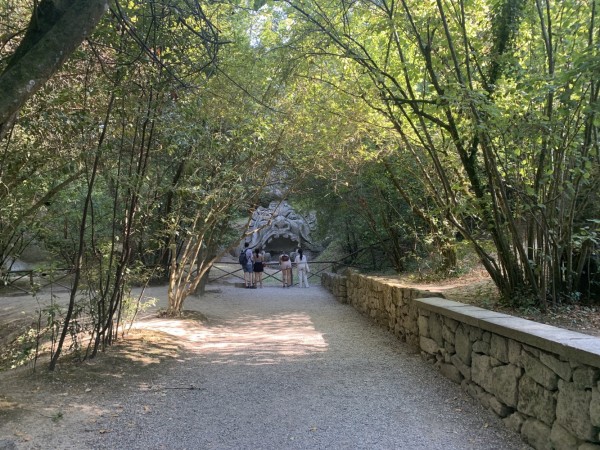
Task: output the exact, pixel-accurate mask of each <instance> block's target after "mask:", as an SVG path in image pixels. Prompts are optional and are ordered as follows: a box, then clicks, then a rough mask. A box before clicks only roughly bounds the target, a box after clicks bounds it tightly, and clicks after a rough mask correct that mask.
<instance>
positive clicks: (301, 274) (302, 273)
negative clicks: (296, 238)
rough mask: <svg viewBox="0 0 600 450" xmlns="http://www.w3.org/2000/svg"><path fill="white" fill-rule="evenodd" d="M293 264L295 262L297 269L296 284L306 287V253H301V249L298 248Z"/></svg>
mask: <svg viewBox="0 0 600 450" xmlns="http://www.w3.org/2000/svg"><path fill="white" fill-rule="evenodd" d="M294 264H296V268H297V269H298V286H300V287H304V286H303V285H304V284H305V285H306V287H308V272H309V267H308V260H307V259H306V255H303V254H302V249H301V248H299V249H298V253H296V259H295V260H294Z"/></svg>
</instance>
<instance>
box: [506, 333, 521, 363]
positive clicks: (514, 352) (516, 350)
mask: <svg viewBox="0 0 600 450" xmlns="http://www.w3.org/2000/svg"><path fill="white" fill-rule="evenodd" d="M508 362H510V363H511V364H514V365H515V366H519V367H523V365H522V362H521V343H520V342H517V341H515V340H513V339H509V340H508Z"/></svg>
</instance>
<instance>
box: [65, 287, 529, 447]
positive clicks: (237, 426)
mask: <svg viewBox="0 0 600 450" xmlns="http://www.w3.org/2000/svg"><path fill="white" fill-rule="evenodd" d="M211 289H212V292H210V293H209V294H208V295H207V296H205V297H202V298H191V299H188V300H187V303H186V309H187V310H196V311H200V312H201V313H202V314H203V315H204V316H205V317H206V319H204V320H201V321H190V320H182V321H172V322H169V321H165V320H161V319H157V318H154V319H150V320H146V321H144V324H143V327H144V328H149V329H155V330H157V331H158V330H160V331H163V332H166V333H169V334H170V335H172V336H176V339H177V342H178V344H179V345H180V346H182V347H183V350H182V351H181V353H180V355H179V357H178V358H177V361H176V363H173V364H169V365H166V366H165V367H166V368H168V370H153V371H152V375H151V377H150V378H151V379H150V380H149V381H146V382H144V383H142V384H136V382H135V380H127V379H126V377H125V379H124V380H123V382H124V383H126V384H127V390H126V394H121V395H120V396H119V397H118V398H117V399H115V398H114V396H111V395H110V392H107V394H106V398H105V399H104V404H99V405H96V407H97V408H98V410H104V411H117V413H115V414H110V413H104V414H101V415H100V417H99V418H98V419H97V421H95V423H94V426H93V432H90V433H87V434H83V435H82V436H81V440H78V441H77V444H70V445H72V446H73V448H75V447H79V448H91V449H116V448H119V449H163V448H164V449H428V450H432V449H443V450H451V449H457V450H458V449H460V450H464V449H503V450H506V449H525V448H529V447H527V446H526V445H525V444H523V442H522V441H521V440H520V438H519V436H518V435H516V434H515V433H513V432H511V431H509V430H508V429H507V428H505V427H504V425H503V424H502V422H501V421H500V420H499V419H497V418H496V416H495V415H493V414H492V413H491V412H489V411H486V410H485V409H484V408H483V407H481V406H480V405H479V404H476V403H475V402H474V401H473V400H472V399H471V398H470V397H469V396H468V395H467V394H465V393H464V392H463V391H462V390H461V388H460V386H458V385H456V384H454V383H452V382H450V381H449V380H447V379H445V378H444V377H443V376H442V375H440V374H439V373H437V372H436V370H435V369H434V368H433V367H432V366H431V365H430V364H429V363H427V362H425V361H423V360H422V359H421V356H420V355H419V354H416V353H415V352H414V350H412V349H410V348H409V347H408V346H406V345H405V344H404V343H402V342H400V341H399V340H398V339H397V338H396V337H394V336H393V335H392V334H390V333H389V332H387V331H385V330H383V329H381V328H379V327H377V326H374V325H373V324H371V323H370V322H369V320H368V319H367V318H365V317H363V316H361V315H360V314H359V313H357V312H356V311H355V310H354V309H352V307H350V306H348V305H342V304H339V303H337V302H336V301H335V300H334V299H333V298H332V297H331V296H330V295H329V294H328V293H327V292H326V291H325V290H324V289H322V288H320V287H310V288H308V289H301V288H297V287H296V288H288V289H283V288H281V287H266V288H264V289H242V288H236V287H233V286H218V287H217V286H211ZM119 382H121V381H119ZM102 401H103V399H102V398H100V402H102ZM115 401H116V403H115ZM63 445H68V444H67V443H64V442H63Z"/></svg>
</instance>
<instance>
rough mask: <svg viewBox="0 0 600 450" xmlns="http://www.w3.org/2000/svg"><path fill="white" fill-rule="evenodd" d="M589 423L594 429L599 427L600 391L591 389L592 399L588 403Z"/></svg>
mask: <svg viewBox="0 0 600 450" xmlns="http://www.w3.org/2000/svg"><path fill="white" fill-rule="evenodd" d="M590 421H591V422H592V425H594V426H595V427H600V390H599V389H598V388H594V389H592V399H591V401H590Z"/></svg>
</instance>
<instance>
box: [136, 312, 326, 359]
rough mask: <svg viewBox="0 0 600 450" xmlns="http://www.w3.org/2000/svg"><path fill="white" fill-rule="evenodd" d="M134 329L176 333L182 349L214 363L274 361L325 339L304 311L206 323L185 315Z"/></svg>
mask: <svg viewBox="0 0 600 450" xmlns="http://www.w3.org/2000/svg"><path fill="white" fill-rule="evenodd" d="M134 327H135V328H136V329H138V330H142V329H143V330H145V331H158V332H162V333H166V334H169V335H171V336H176V337H177V338H178V339H177V343H178V344H179V345H181V346H182V347H183V348H185V349H186V350H189V351H192V352H195V353H198V354H201V355H204V356H206V357H208V358H210V359H211V360H213V362H215V363H243V364H275V363H277V362H278V361H281V360H282V359H290V358H295V357H300V356H305V355H309V354H312V353H315V352H324V351H326V349H327V343H326V342H325V339H324V338H323V335H322V334H321V333H319V332H318V331H316V330H315V327H314V325H313V323H312V321H311V319H310V317H309V316H308V315H306V314H302V313H294V314H281V315H276V316H272V317H270V318H260V317H258V316H252V315H247V316H240V317H238V318H236V319H231V320H225V321H212V322H211V323H209V324H203V323H199V322H197V321H191V320H186V319H151V320H148V321H142V322H137V323H136V324H135V325H134Z"/></svg>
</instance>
